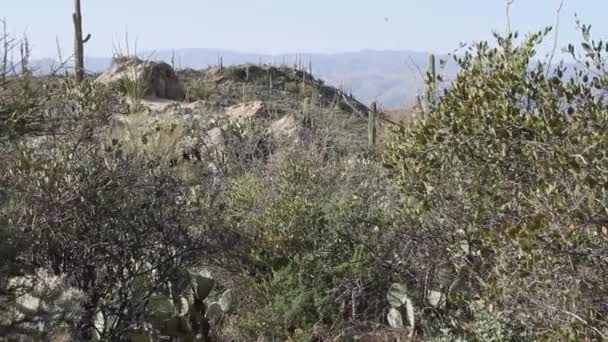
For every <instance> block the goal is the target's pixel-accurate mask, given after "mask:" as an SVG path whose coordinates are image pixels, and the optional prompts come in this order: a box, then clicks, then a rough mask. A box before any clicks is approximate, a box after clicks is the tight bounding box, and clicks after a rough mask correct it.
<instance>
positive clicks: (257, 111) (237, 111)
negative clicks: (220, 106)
mask: <svg viewBox="0 0 608 342" xmlns="http://www.w3.org/2000/svg"><path fill="white" fill-rule="evenodd" d="M225 114H226V116H227V117H228V118H230V119H234V120H245V119H251V118H258V117H266V116H268V108H267V107H266V104H265V103H264V102H263V101H253V102H246V103H242V104H238V105H234V106H230V107H228V108H226V111H225Z"/></svg>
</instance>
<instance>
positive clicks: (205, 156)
mask: <svg viewBox="0 0 608 342" xmlns="http://www.w3.org/2000/svg"><path fill="white" fill-rule="evenodd" d="M581 30H582V33H583V35H582V36H583V42H582V44H581V45H580V48H574V47H573V46H570V47H568V51H570V53H571V54H572V56H573V57H574V58H575V59H576V60H577V61H578V63H577V69H576V70H575V71H574V72H572V70H564V68H565V67H564V66H563V65H557V67H556V66H555V65H548V62H544V63H543V62H541V63H538V62H536V61H534V60H533V57H535V49H536V47H537V46H538V45H539V44H541V42H542V40H543V38H544V37H545V36H546V35H547V34H548V32H549V30H546V31H543V32H539V33H534V34H530V35H528V36H526V37H525V38H523V39H519V38H518V37H517V35H516V34H510V35H508V36H499V35H496V41H495V42H492V43H486V42H482V43H478V44H475V45H472V46H471V47H470V48H469V50H467V52H466V53H465V54H463V55H461V56H457V57H456V58H455V60H456V62H457V64H458V65H459V67H460V71H459V74H458V76H457V77H456V79H455V80H454V82H453V83H452V85H451V86H450V87H449V88H448V89H447V90H445V91H443V90H442V91H441V93H437V94H433V93H432V92H429V96H428V97H427V98H426V99H424V100H425V105H424V107H423V108H421V111H420V112H418V113H417V116H416V119H415V120H411V121H408V122H404V123H402V124H400V125H397V126H395V125H393V124H390V123H388V122H387V121H386V120H385V118H384V117H383V115H381V114H379V117H378V121H377V122H376V124H375V125H374V123H373V121H372V123H371V124H370V123H368V117H367V112H368V111H369V110H370V109H368V108H367V107H366V106H364V105H362V104H361V103H359V102H358V101H356V100H355V99H352V98H350V97H349V96H347V95H346V94H343V93H341V92H340V91H338V90H336V89H335V88H331V87H327V86H325V85H324V84H323V82H322V81H320V80H317V79H314V78H313V77H312V76H311V75H307V74H306V73H303V72H302V71H299V70H294V69H290V68H274V67H270V66H254V65H243V66H234V67H229V68H228V67H226V68H222V69H219V68H217V69H216V68H211V69H207V70H202V71H196V70H186V71H182V72H180V73H178V74H177V77H179V79H180V81H181V82H182V84H183V86H184V91H185V92H184V96H185V99H183V101H160V100H159V99H155V98H145V97H144V95H145V94H147V93H149V92H150V89H149V88H148V87H147V86H146V85H145V84H146V82H143V81H142V77H144V78H145V77H146V75H144V76H142V74H140V73H139V71H137V70H140V69H137V68H138V67H136V68H134V69H133V70H135V72H133V73H132V74H131V75H132V77H131V78H127V79H126V81H121V82H118V83H117V84H109V85H106V84H103V83H100V82H95V81H93V80H86V79H85V81H83V82H82V83H78V84H77V83H75V82H74V80H72V79H71V78H68V77H63V76H52V77H45V78H43V79H42V78H35V77H33V76H31V75H30V74H28V73H27V72H26V73H19V74H14V73H10V72H5V73H4V74H3V75H1V76H2V77H1V78H0V158H1V160H2V163H0V340H7V341H9V340H25V341H38V340H52V341H72V340H84V341H88V340H103V341H159V340H163V339H164V340H167V339H170V340H173V341H561V340H565V341H599V340H602V339H606V338H608V319H607V317H608V302H607V301H606V300H607V298H608V155H607V151H608V107H607V104H606V100H605V98H604V93H605V90H606V89H607V87H608V70H607V69H606V68H607V65H606V50H608V46H607V45H606V43H604V42H599V41H594V40H592V38H591V33H590V30H589V28H588V27H586V26H581ZM1 70H5V71H6V68H2V69H1ZM566 73H568V74H574V77H571V78H569V77H565V76H564V74H566ZM436 81H437V80H429V82H430V83H435V82H436ZM140 82H143V84H144V86H142V85H141V83H140ZM125 93H126V95H127V96H125ZM252 108H253V109H252ZM374 127H375V129H377V130H378V141H377V142H376V143H375V144H373V143H371V144H370V142H369V141H368V139H369V138H368V131H369V132H372V131H373V130H372V128H374ZM370 136H371V134H370Z"/></svg>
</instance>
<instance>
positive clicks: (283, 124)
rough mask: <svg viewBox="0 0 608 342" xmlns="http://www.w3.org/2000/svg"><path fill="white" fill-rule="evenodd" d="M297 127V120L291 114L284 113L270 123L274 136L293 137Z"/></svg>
mask: <svg viewBox="0 0 608 342" xmlns="http://www.w3.org/2000/svg"><path fill="white" fill-rule="evenodd" d="M299 128H300V127H299V125H298V122H297V121H296V119H295V118H294V117H293V115H285V116H283V117H282V118H280V119H279V120H276V121H274V122H273V123H272V124H271V125H270V131H271V132H272V134H273V135H274V136H275V138H288V139H292V138H295V136H296V133H297V132H298V129H299Z"/></svg>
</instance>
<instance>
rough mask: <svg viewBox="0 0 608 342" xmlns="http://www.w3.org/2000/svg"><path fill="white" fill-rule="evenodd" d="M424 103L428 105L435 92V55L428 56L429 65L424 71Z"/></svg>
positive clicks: (433, 98) (432, 99) (431, 101)
mask: <svg viewBox="0 0 608 342" xmlns="http://www.w3.org/2000/svg"><path fill="white" fill-rule="evenodd" d="M426 77H427V79H426V94H425V95H426V101H427V105H430V104H432V103H433V102H434V100H435V93H436V91H437V70H436V66H435V55H434V54H430V55H429V64H428V65H427V71H426Z"/></svg>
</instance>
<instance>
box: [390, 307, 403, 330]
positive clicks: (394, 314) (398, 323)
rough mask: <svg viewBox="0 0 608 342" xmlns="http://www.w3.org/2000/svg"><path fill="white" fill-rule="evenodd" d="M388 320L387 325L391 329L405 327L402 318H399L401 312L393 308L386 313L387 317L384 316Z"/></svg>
mask: <svg viewBox="0 0 608 342" xmlns="http://www.w3.org/2000/svg"><path fill="white" fill-rule="evenodd" d="M386 319H387V320H388V324H389V325H390V326H391V328H393V329H404V328H405V325H403V317H402V316H401V312H399V310H397V309H395V308H390V310H389V311H388V315H387V316H386Z"/></svg>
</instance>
